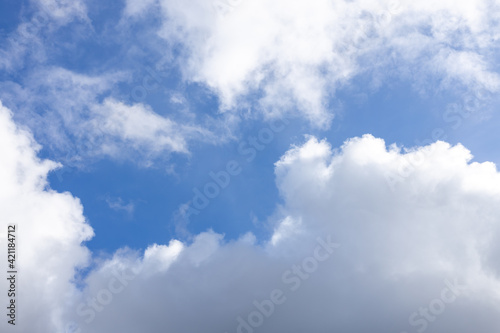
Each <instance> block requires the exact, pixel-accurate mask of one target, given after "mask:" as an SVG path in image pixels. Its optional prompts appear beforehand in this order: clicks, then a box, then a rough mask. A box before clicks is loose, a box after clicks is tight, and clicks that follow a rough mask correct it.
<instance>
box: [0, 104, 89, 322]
mask: <svg viewBox="0 0 500 333" xmlns="http://www.w3.org/2000/svg"><path fill="white" fill-rule="evenodd" d="M11 118H12V114H11V112H10V111H9V110H8V109H7V108H5V107H4V106H3V105H1V103H0V156H1V159H0V184H1V186H0V227H1V230H0V238H1V240H2V241H1V243H2V244H3V246H2V248H3V251H5V252H6V249H7V247H6V245H5V244H6V243H5V240H6V233H7V225H8V224H17V229H16V237H17V239H16V242H17V253H16V254H17V256H16V259H17V261H16V262H17V267H16V268H17V270H18V275H17V295H16V305H17V322H16V327H15V328H16V329H17V331H18V332H62V329H63V325H64V323H63V322H62V318H61V314H62V312H63V309H64V308H65V306H66V305H67V304H69V302H70V301H71V299H72V298H73V297H74V296H75V295H77V290H76V288H75V285H74V284H73V283H72V280H73V277H74V275H75V269H76V268H78V267H83V266H86V265H87V264H88V263H89V259H90V253H89V251H88V249H87V248H86V247H84V246H82V245H81V243H82V242H83V241H86V240H88V239H90V238H91V237H92V236H93V231H92V229H91V228H90V226H89V225H88V224H87V223H86V221H85V218H84V216H83V207H82V205H81V204H80V201H79V200H78V199H76V198H74V197H73V196H72V195H71V194H70V193H67V192H66V193H57V192H55V191H53V190H51V189H50V187H49V186H48V183H47V173H48V172H50V171H51V170H54V169H55V168H57V167H58V165H57V164H56V163H54V162H52V161H47V160H40V159H38V158H37V156H36V154H37V151H38V150H39V148H40V147H39V146H38V145H37V144H36V143H35V142H34V140H33V137H32V136H31V134H30V133H29V132H27V131H25V130H23V129H21V128H19V127H18V126H16V125H15V124H14V123H13V121H12V119H11ZM5 252H4V253H5ZM2 261H3V262H4V263H5V262H6V261H7V258H6V255H5V254H2ZM2 267H4V268H5V267H6V266H5V265H2ZM4 273H5V272H4ZM0 288H1V289H2V291H6V290H8V289H9V288H8V285H7V280H6V278H5V275H4V277H3V278H2V279H1V282H0ZM3 293H4V292H2V294H3ZM2 298H3V301H2V303H3V305H4V306H2V308H3V312H4V314H3V317H4V318H3V320H2V321H1V323H0V329H1V330H2V332H8V331H9V330H11V329H12V327H8V326H10V325H9V324H7V321H6V318H7V317H6V316H5V313H6V311H7V310H6V304H7V303H6V302H7V301H8V299H7V297H6V295H5V294H4V295H3V297H2ZM21 318H22V319H21Z"/></svg>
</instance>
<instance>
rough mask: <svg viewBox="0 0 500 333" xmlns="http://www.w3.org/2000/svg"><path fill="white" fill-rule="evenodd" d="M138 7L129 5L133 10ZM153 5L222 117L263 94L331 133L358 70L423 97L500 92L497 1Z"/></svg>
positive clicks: (274, 108) (271, 109) (273, 106)
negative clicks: (398, 81)
mask: <svg viewBox="0 0 500 333" xmlns="http://www.w3.org/2000/svg"><path fill="white" fill-rule="evenodd" d="M139 2H140V1H139ZM139 2H138V1H136V0H128V1H127V8H135V7H136V6H137V4H138V3H139ZM141 3H142V2H141ZM151 4H153V2H151ZM154 6H160V7H161V8H162V10H163V14H164V26H163V28H162V29H161V31H160V35H162V36H163V37H164V38H165V39H167V40H168V41H169V42H174V43H179V44H180V45H183V46H184V52H185V53H184V54H183V56H184V57H185V60H182V59H181V60H179V62H180V64H181V66H182V69H183V72H184V76H185V78H186V79H187V80H192V81H198V82H202V83H205V84H207V85H208V86H209V87H211V88H212V89H213V90H214V91H215V92H216V93H217V94H218V95H219V96H220V98H221V103H222V105H221V107H222V110H224V111H227V110H234V109H237V108H238V105H244V102H245V100H246V98H254V97H255V96H259V100H258V104H259V105H260V109H261V111H262V112H263V113H264V114H265V115H266V116H278V115H280V114H283V113H285V112H292V111H290V110H294V109H297V110H298V111H299V112H300V113H301V114H302V115H303V116H304V117H305V118H307V119H308V120H310V121H311V123H313V124H315V125H317V126H320V127H328V124H329V122H330V120H331V119H332V115H333V113H332V111H331V110H330V106H329V104H328V100H329V98H330V97H332V96H334V95H335V91H336V90H337V89H338V88H339V87H342V86H343V85H344V84H346V83H349V82H350V81H351V79H353V78H354V77H356V75H358V74H361V73H371V75H373V77H374V81H375V82H377V81H380V80H382V81H383V80H391V79H394V78H401V77H403V78H404V79H410V81H411V84H413V85H415V88H416V89H417V90H419V91H420V90H428V89H429V88H428V87H429V84H430V83H431V82H432V85H431V86H433V87H434V86H435V83H434V82H433V81H430V80H431V79H437V80H439V81H444V82H443V85H442V86H443V88H444V89H447V90H449V91H451V92H456V91H457V88H456V87H455V84H456V83H458V84H459V85H460V86H463V87H464V89H466V90H469V91H476V90H484V92H489V93H492V92H498V90H499V88H500V85H499V82H500V77H499V73H498V70H497V69H496V68H495V66H493V64H494V62H495V54H496V53H495V52H496V51H495V50H496V44H497V43H498V40H499V37H500V34H499V33H498V31H500V30H499V29H498V16H499V12H500V6H499V4H498V2H496V1H494V2H492V1H486V0H484V1H468V2H464V1H462V2H460V3H457V2H456V1H440V2H439V3H436V2H435V1H431V0H425V1H419V2H410V1H398V0H396V1H392V0H391V1H389V0H387V1H379V2H373V1H367V0H356V1H333V2H332V1H326V0H321V1H315V2H314V3H311V2H307V1H301V0H294V1H285V0H280V1H266V0H257V1H246V0H241V1H240V0H239V1H228V0H197V1H194V2H192V1H191V2H189V3H187V2H182V1H175V0H161V1H157V2H155V3H154ZM141 8H142V7H141ZM146 8H147V7H145V8H142V9H141V10H137V11H133V12H131V11H127V14H128V15H134V13H135V14H136V15H139V13H140V14H141V15H143V14H144V12H145V10H146ZM156 12H157V11H156ZM408 72H411V73H413V74H412V76H411V77H408V76H407V74H406V73H408ZM457 94H460V92H457Z"/></svg>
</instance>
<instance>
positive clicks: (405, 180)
mask: <svg viewBox="0 0 500 333" xmlns="http://www.w3.org/2000/svg"><path fill="white" fill-rule="evenodd" d="M471 158H472V155H471V154H470V152H469V151H468V150H467V149H465V148H464V147H463V146H461V145H457V146H453V147H452V146H450V145H449V144H447V143H444V142H436V143H434V144H432V145H429V146H426V147H416V148H413V149H408V150H405V151H402V150H401V149H400V148H398V147H396V146H394V145H392V146H390V147H386V145H385V143H384V141H383V140H381V139H377V138H374V137H373V136H371V135H366V136H363V137H362V138H353V139H351V140H348V141H347V142H346V143H345V144H344V145H343V146H342V147H341V148H340V149H332V147H331V146H330V145H329V144H328V143H327V142H326V141H318V140H317V139H316V138H314V137H311V138H309V139H308V140H307V142H305V143H304V144H303V145H301V146H297V147H292V148H291V149H290V150H289V151H288V152H287V153H286V154H284V155H283V157H282V158H281V159H280V160H279V161H278V162H277V163H276V182H277V186H278V188H279V190H280V193H281V195H282V197H283V200H284V204H283V205H282V206H281V207H280V208H279V215H280V216H281V218H280V219H278V220H277V221H276V226H275V231H274V233H273V235H271V237H270V240H269V241H268V242H264V243H260V244H256V243H255V237H253V236H252V235H248V234H247V235H244V236H242V237H241V239H239V240H235V241H231V242H226V241H224V238H223V236H222V235H219V234H216V233H214V232H212V231H209V232H206V233H202V234H199V235H198V236H196V237H195V239H194V240H193V242H192V243H191V244H188V243H181V242H179V241H176V240H172V241H171V242H170V244H169V245H168V246H166V245H156V244H155V245H153V246H151V247H149V248H148V249H147V250H146V251H145V253H144V255H142V254H140V253H136V252H131V251H129V250H121V251H118V252H117V253H116V254H115V256H114V257H113V258H112V259H111V260H108V261H105V262H103V263H102V264H101V265H100V266H99V267H98V268H97V269H96V270H94V271H92V272H91V274H90V275H89V277H88V278H87V280H86V282H87V288H86V289H85V290H84V291H83V292H82V294H81V295H80V296H79V297H78V298H76V299H75V303H74V304H73V305H72V306H71V307H69V311H68V313H67V316H68V320H74V321H75V322H78V329H79V330H80V332H94V333H99V332H110V331H120V332H135V331H137V330H144V331H151V332H157V331H172V332H192V331H199V330H206V331H210V332H228V333H229V332H245V333H249V332H253V331H255V332H257V331H258V332H285V331H287V332H288V331H289V332H303V331H305V330H307V331H310V332H324V331H342V332H366V331H368V330H371V331H374V332H387V331H389V332H402V331H405V332H423V331H425V330H427V329H428V330H429V332H430V331H432V332H450V331H463V329H464V327H470V328H471V329H474V331H475V332H484V333H486V332H491V331H492V330H494V329H495V328H496V327H498V324H499V321H498V311H499V310H500V293H499V292H498V290H500V289H499V287H500V280H499V273H500V270H499V268H500V265H498V255H499V251H498V246H497V245H496V244H498V240H499V238H498V237H499V235H500V229H499V226H500V224H499V223H498V218H499V216H500V208H499V207H500V205H499V203H500V174H499V173H498V171H497V170H496V168H495V166H494V165H493V164H492V163H488V162H486V163H476V162H473V163H471ZM394 177H396V180H394V179H393V178H394ZM318 237H319V238H318ZM338 244H340V247H339V246H338ZM294 265H295V266H294ZM270 300H273V301H272V302H273V303H272V304H273V305H271V303H270V302H271V301H270ZM444 311H446V313H445V314H442V313H443V312H444ZM258 313H260V314H258ZM125 314H126V315H125ZM243 322H244V323H243ZM252 325H254V326H255V327H252ZM72 327H73V328H75V329H76V325H73V326H72ZM238 329H239V330H238ZM75 331H77V330H75Z"/></svg>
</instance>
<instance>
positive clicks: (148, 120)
mask: <svg viewBox="0 0 500 333" xmlns="http://www.w3.org/2000/svg"><path fill="white" fill-rule="evenodd" d="M127 79H128V77H127V75H126V74H124V73H113V74H105V75H101V76H90V75H84V74H79V73H75V72H72V71H69V70H66V69H63V68H59V67H53V68H45V69H40V70H37V71H35V72H34V73H33V74H32V75H30V76H28V77H27V78H26V79H25V82H24V85H23V86H22V87H21V86H20V85H17V84H14V83H12V82H7V83H3V84H2V85H1V86H2V87H3V88H4V89H3V91H2V93H0V96H2V97H3V98H4V99H5V100H6V101H8V102H9V104H10V105H12V107H13V108H15V110H16V112H17V114H16V117H17V119H18V120H19V121H20V122H22V123H23V124H25V125H27V126H28V127H29V128H31V129H32V130H33V131H34V133H35V135H36V136H37V137H38V138H40V140H41V141H42V142H43V143H47V144H48V145H50V147H51V149H52V151H53V152H54V153H55V154H56V155H57V156H60V159H61V161H62V162H64V164H66V165H72V166H81V165H85V164H86V163H89V162H90V161H92V160H93V159H94V158H97V157H102V156H110V157H112V158H116V159H134V158H135V157H136V156H140V157H141V158H140V159H137V160H138V161H139V160H140V161H142V163H143V164H144V165H146V166H147V165H149V164H151V161H152V160H153V159H155V158H158V157H160V156H162V155H164V153H167V155H168V154H169V153H182V154H188V153H189V148H188V145H189V142H190V141H192V140H203V141H205V142H215V141H217V140H220V138H216V137H215V136H214V135H213V133H211V132H210V131H209V130H206V129H204V128H203V126H202V125H200V124H196V123H195V119H187V120H185V119H184V120H182V121H181V123H179V122H177V121H175V120H173V119H171V118H170V117H169V116H168V115H167V116H164V115H159V114H158V113H156V112H154V111H153V109H152V108H151V107H149V106H148V105H146V104H142V103H138V104H131V105H129V104H125V103H123V102H119V101H117V100H116V99H114V98H112V97H107V98H104V96H109V95H110V94H111V93H112V92H113V90H114V86H115V85H116V84H118V83H120V82H123V81H125V80H127ZM40 91H43V93H40ZM40 113H41V114H43V116H41V115H40ZM181 118H182V117H181Z"/></svg>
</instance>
